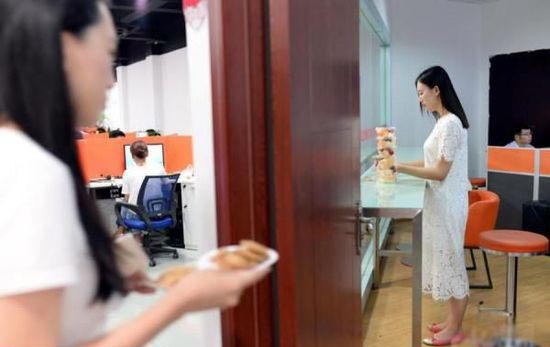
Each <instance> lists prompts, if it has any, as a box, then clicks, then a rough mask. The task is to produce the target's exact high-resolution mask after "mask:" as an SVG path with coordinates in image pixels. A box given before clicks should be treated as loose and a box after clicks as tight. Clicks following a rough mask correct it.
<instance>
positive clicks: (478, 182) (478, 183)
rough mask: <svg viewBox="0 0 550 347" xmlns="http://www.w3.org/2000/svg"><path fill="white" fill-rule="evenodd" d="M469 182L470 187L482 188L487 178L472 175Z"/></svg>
mask: <svg viewBox="0 0 550 347" xmlns="http://www.w3.org/2000/svg"><path fill="white" fill-rule="evenodd" d="M470 184H471V185H472V189H474V190H475V189H479V188H483V187H485V186H486V185H487V180H486V179H485V178H483V177H472V178H470Z"/></svg>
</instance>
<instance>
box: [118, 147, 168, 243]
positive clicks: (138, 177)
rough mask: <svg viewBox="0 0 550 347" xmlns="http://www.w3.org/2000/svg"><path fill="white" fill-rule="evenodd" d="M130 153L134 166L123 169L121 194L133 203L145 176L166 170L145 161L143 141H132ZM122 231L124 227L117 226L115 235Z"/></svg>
mask: <svg viewBox="0 0 550 347" xmlns="http://www.w3.org/2000/svg"><path fill="white" fill-rule="evenodd" d="M130 153H132V159H133V160H134V162H135V163H136V166H134V167H131V168H129V169H127V170H126V171H124V174H123V175H122V194H123V195H124V200H125V201H126V202H129V203H131V204H134V205H135V204H136V203H137V198H138V194H139V190H140V188H141V184H142V183H143V180H144V179H145V176H156V175H166V170H165V169H164V167H162V165H159V164H157V163H155V162H149V161H147V156H148V155H149V150H148V148H147V144H146V143H145V142H143V141H135V142H134V143H132V145H131V146H130ZM128 213H133V212H128ZM123 232H124V228H123V227H122V226H119V228H118V230H117V235H121V234H122V233H123Z"/></svg>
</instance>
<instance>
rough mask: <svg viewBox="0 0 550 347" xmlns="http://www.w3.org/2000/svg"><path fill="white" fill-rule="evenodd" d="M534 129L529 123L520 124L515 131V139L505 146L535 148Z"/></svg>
mask: <svg viewBox="0 0 550 347" xmlns="http://www.w3.org/2000/svg"><path fill="white" fill-rule="evenodd" d="M532 140H533V130H532V129H531V127H530V126H529V125H527V124H521V125H518V126H517V127H516V129H515V131H514V141H512V142H510V143H509V144H507V145H506V146H504V147H508V148H534V147H533V146H532V145H531V141H532Z"/></svg>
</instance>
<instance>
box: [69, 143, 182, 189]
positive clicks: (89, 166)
mask: <svg viewBox="0 0 550 347" xmlns="http://www.w3.org/2000/svg"><path fill="white" fill-rule="evenodd" d="M139 139H140V140H142V141H144V142H146V143H150V144H163V148H164V166H165V168H166V171H167V172H169V173H171V172H177V171H181V170H183V169H185V168H186V167H187V166H188V165H190V164H193V141H192V137H191V136H153V137H142V138H139ZM135 140H136V139H135V138H131V137H130V138H128V137H126V138H125V137H118V138H112V139H110V138H107V139H104V138H88V139H83V140H77V146H78V153H79V157H80V163H81V166H82V170H83V172H84V179H85V180H86V181H87V182H89V181H90V180H92V179H100V178H102V177H106V176H122V174H123V172H124V145H126V144H131V143H132V142H134V141H135Z"/></svg>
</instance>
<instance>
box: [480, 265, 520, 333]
mask: <svg viewBox="0 0 550 347" xmlns="http://www.w3.org/2000/svg"><path fill="white" fill-rule="evenodd" d="M507 258H508V260H507V263H506V303H505V307H504V308H492V307H491V308H489V307H482V305H483V301H481V302H480V303H479V311H480V312H482V311H491V312H499V313H502V314H504V315H506V316H508V318H509V320H510V321H511V322H512V323H515V322H516V303H517V287H518V281H517V277H518V258H517V257H515V256H507Z"/></svg>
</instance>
